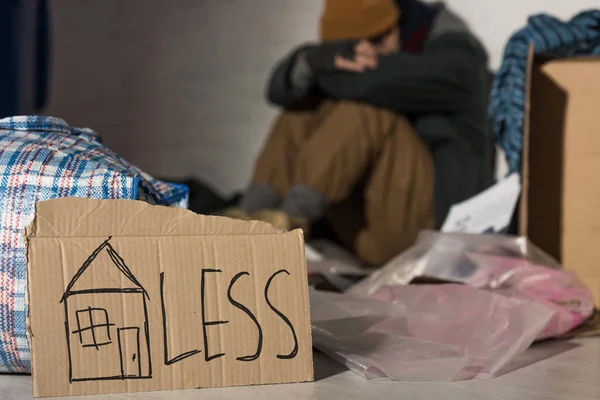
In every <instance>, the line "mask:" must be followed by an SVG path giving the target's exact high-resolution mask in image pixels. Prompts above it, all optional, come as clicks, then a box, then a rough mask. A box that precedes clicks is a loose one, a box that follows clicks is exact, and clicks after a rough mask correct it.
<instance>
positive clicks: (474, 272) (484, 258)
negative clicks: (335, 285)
mask: <svg viewBox="0 0 600 400" xmlns="http://www.w3.org/2000/svg"><path fill="white" fill-rule="evenodd" d="M424 277H425V278H428V279H437V280H439V281H446V282H455V283H463V284H466V285H469V286H472V287H475V288H478V289H486V290H495V291H496V292H497V293H503V294H504V295H506V296H511V297H519V298H524V299H530V300H535V301H538V302H540V303H542V304H544V305H546V306H547V307H549V308H551V309H552V310H553V311H554V314H553V316H552V319H551V321H550V322H549V324H548V326H547V327H546V328H545V329H544V331H543V332H541V333H540V335H539V337H538V339H545V338H549V337H555V336H560V335H562V334H564V333H567V332H569V331H570V330H572V329H574V328H576V327H577V326H579V325H580V324H581V323H582V322H583V321H585V320H586V319H587V318H588V317H590V316H591V315H592V312H593V310H594V300H593V297H592V293H591V292H590V291H589V289H587V288H586V287H585V286H584V285H583V283H581V281H580V280H579V279H578V278H577V276H576V275H575V274H573V273H571V272H566V271H563V270H562V269H560V265H559V264H558V263H557V262H556V261H554V260H553V259H552V258H551V257H550V256H548V255H546V254H545V253H543V252H542V251H541V250H540V249H538V248H536V247H535V246H533V245H532V244H531V243H529V242H528V241H527V239H525V238H522V237H512V236H503V235H470V234H456V233H439V232H424V233H422V234H421V235H420V236H419V239H418V241H417V243H416V244H415V245H414V246H413V247H412V248H410V249H408V250H407V251H406V252H405V253H403V254H402V255H400V256H398V257H397V258H396V259H394V260H392V261H391V262H390V263H389V264H388V265H386V266H385V267H384V268H382V269H381V270H379V271H377V272H375V273H374V274H373V275H371V276H370V277H369V278H367V279H365V280H364V281H362V282H360V283H358V284H357V285H355V286H353V287H352V288H350V290H349V293H352V294H355V295H359V296H371V295H373V294H374V293H376V292H377V291H379V290H380V289H381V288H382V287H386V286H387V287H390V286H396V285H405V284H408V283H410V282H411V281H413V280H415V279H418V278H421V279H422V278H424Z"/></svg>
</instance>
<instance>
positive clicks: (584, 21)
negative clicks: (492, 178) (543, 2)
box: [490, 10, 600, 173]
mask: <svg viewBox="0 0 600 400" xmlns="http://www.w3.org/2000/svg"><path fill="white" fill-rule="evenodd" d="M530 44H533V45H534V47H535V53H536V54H540V53H552V54H553V55H557V56H559V57H568V56H574V55H600V10H591V11H585V12H583V13H581V14H578V15H577V16H576V17H574V18H573V19H572V20H571V21H569V22H563V21H560V20H558V19H556V18H554V17H552V16H550V15H546V14H539V15H535V16H532V17H530V18H529V20H528V23H527V26H525V27H524V28H522V29H520V30H518V31H517V32H516V33H514V34H513V35H512V36H511V38H510V39H509V41H508V44H507V45H506V49H505V50H504V58H503V61H502V66H501V67H500V70H499V71H498V73H497V75H496V77H495V80H494V84H493V86H492V94H491V98H490V115H491V117H492V119H493V124H494V125H493V126H494V134H495V136H496V140H497V142H498V144H499V145H500V147H501V148H502V149H503V150H504V152H505V153H506V160H507V162H508V169H509V173H512V172H519V171H520V170H521V153H522V150H523V119H524V116H525V115H524V110H525V78H526V76H525V75H526V70H527V54H528V50H529V45H530Z"/></svg>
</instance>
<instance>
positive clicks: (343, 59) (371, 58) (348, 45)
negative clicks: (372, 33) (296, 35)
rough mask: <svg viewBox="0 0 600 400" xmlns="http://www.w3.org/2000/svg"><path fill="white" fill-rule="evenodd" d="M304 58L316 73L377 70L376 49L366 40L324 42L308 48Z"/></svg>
mask: <svg viewBox="0 0 600 400" xmlns="http://www.w3.org/2000/svg"><path fill="white" fill-rule="evenodd" d="M305 57H306V62H307V63H308V65H309V66H310V68H311V69H312V70H313V71H314V72H316V73H319V72H331V71H336V70H342V71H349V72H363V71H365V70H367V69H374V68H377V52H376V49H375V47H374V46H373V45H372V44H371V43H369V42H368V41H366V40H362V41H357V40H344V41H336V42H324V43H322V44H320V45H318V46H314V47H310V48H308V49H307V50H306V53H305Z"/></svg>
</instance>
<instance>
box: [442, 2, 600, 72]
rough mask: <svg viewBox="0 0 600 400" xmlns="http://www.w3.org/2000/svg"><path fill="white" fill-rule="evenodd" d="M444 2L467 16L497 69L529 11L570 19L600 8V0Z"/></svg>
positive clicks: (530, 13)
mask: <svg viewBox="0 0 600 400" xmlns="http://www.w3.org/2000/svg"><path fill="white" fill-rule="evenodd" d="M445 3H446V4H448V6H449V7H452V9H454V10H456V11H457V12H458V13H459V14H460V15H461V16H462V17H464V18H465V20H466V21H467V22H469V24H470V26H471V28H472V29H473V31H474V32H475V33H476V34H477V35H478V37H479V38H480V39H481V40H482V41H483V42H484V44H485V45H486V48H487V50H488V52H489V53H490V65H491V66H492V67H493V68H494V69H496V68H498V66H499V65H500V62H501V60H502V52H503V50H504V46H505V44H506V41H507V40H508V38H509V37H510V35H511V33H513V32H514V31H515V30H517V29H519V28H520V27H522V26H524V25H525V23H526V22H527V17H528V16H529V15H532V14H537V13H542V12H545V13H549V14H552V15H554V16H556V17H559V18H561V19H570V18H571V17H572V16H573V15H574V14H576V13H578V12H580V11H583V10H586V9H590V8H600V1H599V0H446V1H445Z"/></svg>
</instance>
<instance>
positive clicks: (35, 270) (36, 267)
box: [25, 198, 314, 397]
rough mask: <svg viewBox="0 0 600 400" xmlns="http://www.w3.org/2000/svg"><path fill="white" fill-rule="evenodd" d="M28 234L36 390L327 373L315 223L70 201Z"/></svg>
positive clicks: (183, 385)
mask: <svg viewBox="0 0 600 400" xmlns="http://www.w3.org/2000/svg"><path fill="white" fill-rule="evenodd" d="M25 236H26V244H27V272H28V274H27V279H28V296H29V306H30V308H29V318H28V332H29V336H30V345H31V346H30V347H31V352H32V375H33V382H34V385H33V386H34V388H33V390H34V396H36V397H40V396H63V395H80V394H104V393H118V392H137V391H150V390H175V389H191V388H199V387H222V386H239V385H254V384H272V383H288V382H306V381H312V380H313V377H314V373H313V364H312V342H311V331H310V315H309V304H308V284H307V279H308V278H307V269H306V260H305V255H304V242H303V237H302V232H301V231H293V232H281V231H278V230H276V229H274V228H272V227H271V226H270V225H268V224H265V223H261V222H245V221H234V220H230V219H228V218H223V217H208V216H201V215H197V214H194V213H193V212H191V211H188V210H183V209H174V208H168V207H160V206H151V205H148V204H146V203H143V202H138V201H129V200H89V199H76V198H65V199H58V200H50V201H46V202H41V203H38V204H37V206H36V216H35V219H34V221H33V222H32V224H31V225H30V226H29V227H27V229H26V230H25ZM58 266H60V267H58ZM57 268H60V270H61V272H60V273H56V272H57Z"/></svg>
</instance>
